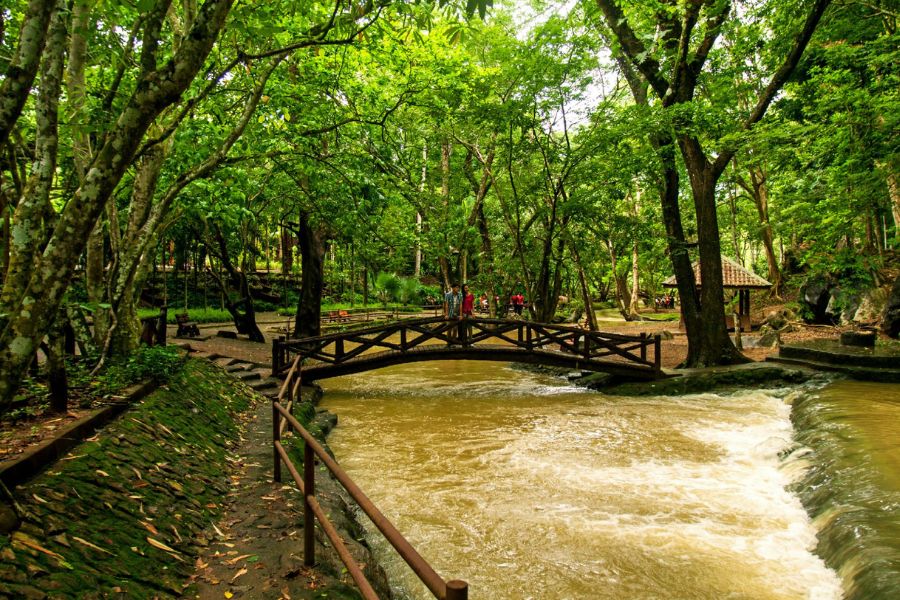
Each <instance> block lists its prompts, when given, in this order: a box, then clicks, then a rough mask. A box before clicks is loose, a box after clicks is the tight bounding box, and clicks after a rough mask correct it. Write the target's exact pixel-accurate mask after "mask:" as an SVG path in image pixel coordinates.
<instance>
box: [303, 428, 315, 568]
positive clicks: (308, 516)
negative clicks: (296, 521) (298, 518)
mask: <svg viewBox="0 0 900 600" xmlns="http://www.w3.org/2000/svg"><path fill="white" fill-rule="evenodd" d="M315 495H316V455H315V453H314V452H313V448H312V446H310V445H309V443H308V442H307V443H304V444H303V564H304V565H306V566H307V567H311V566H313V565H314V564H316V515H315V514H314V513H313V509H312V505H311V504H310V503H309V499H310V498H315Z"/></svg>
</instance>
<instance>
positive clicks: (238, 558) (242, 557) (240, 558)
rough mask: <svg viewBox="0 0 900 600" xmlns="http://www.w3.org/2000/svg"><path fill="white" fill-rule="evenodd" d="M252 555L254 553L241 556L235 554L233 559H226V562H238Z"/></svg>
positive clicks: (229, 563)
mask: <svg viewBox="0 0 900 600" xmlns="http://www.w3.org/2000/svg"><path fill="white" fill-rule="evenodd" d="M251 556H253V555H252V554H242V555H240V556H235V557H234V558H232V559H231V560H226V561H225V564H228V565H233V564H234V563H236V562H238V561H241V560H244V559H245V558H250V557H251Z"/></svg>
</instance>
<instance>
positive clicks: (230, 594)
mask: <svg viewBox="0 0 900 600" xmlns="http://www.w3.org/2000/svg"><path fill="white" fill-rule="evenodd" d="M225 597H226V598H234V594H232V593H231V592H225Z"/></svg>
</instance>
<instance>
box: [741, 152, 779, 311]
mask: <svg viewBox="0 0 900 600" xmlns="http://www.w3.org/2000/svg"><path fill="white" fill-rule="evenodd" d="M749 173H750V181H749V182H747V181H745V180H744V179H743V178H742V177H738V178H737V179H738V183H739V184H740V186H741V187H742V188H744V191H745V192H747V194H748V195H749V196H750V197H751V198H752V199H753V203H754V204H755V205H756V213H757V215H758V216H759V224H760V234H761V238H762V243H763V250H764V251H765V253H766V265H767V267H768V279H769V283H771V284H772V289H771V290H770V291H769V293H770V294H771V295H772V296H773V297H776V298H780V297H781V296H782V295H783V293H784V276H783V275H782V273H781V267H780V266H779V264H778V255H777V254H776V253H775V238H774V234H773V232H772V224H771V223H770V222H769V185H768V181H767V175H766V171H765V169H764V168H763V167H762V166H760V165H753V166H751V167H750V168H749Z"/></svg>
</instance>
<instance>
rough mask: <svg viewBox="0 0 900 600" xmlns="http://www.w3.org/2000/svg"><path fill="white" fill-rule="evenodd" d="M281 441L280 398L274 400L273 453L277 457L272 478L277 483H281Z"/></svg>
mask: <svg viewBox="0 0 900 600" xmlns="http://www.w3.org/2000/svg"><path fill="white" fill-rule="evenodd" d="M279 443H281V413H279V412H278V399H277V398H276V399H274V400H272V454H273V457H274V459H275V462H274V464H273V473H272V479H274V480H275V483H281V455H280V454H278V446H277V444H279Z"/></svg>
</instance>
